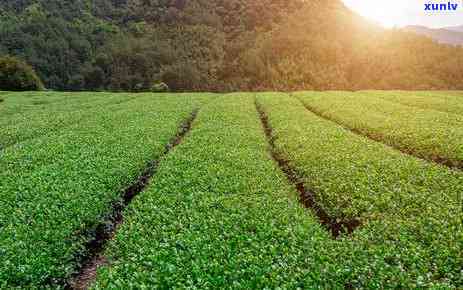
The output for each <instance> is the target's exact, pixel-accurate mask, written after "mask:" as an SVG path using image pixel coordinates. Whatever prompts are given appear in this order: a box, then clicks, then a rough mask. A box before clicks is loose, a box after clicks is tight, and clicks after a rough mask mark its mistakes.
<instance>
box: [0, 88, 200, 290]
mask: <svg viewBox="0 0 463 290" xmlns="http://www.w3.org/2000/svg"><path fill="white" fill-rule="evenodd" d="M199 101H200V99H196V98H194V97H187V96H175V95H170V96H159V97H157V98H153V97H152V96H145V97H143V98H139V99H136V100H133V101H131V102H128V103H124V104H121V105H119V106H112V107H107V108H100V109H99V110H98V111H94V112H93V114H92V115H91V116H87V118H86V119H85V120H81V121H80V122H75V123H74V124H72V125H69V126H67V127H66V128H65V129H63V130H58V131H56V132H53V133H52V134H48V135H46V136H43V137H39V138H35V139H32V140H29V141H27V142H23V143H21V144H18V145H17V146H14V147H9V148H6V149H4V150H2V151H1V152H0V154H1V159H0V168H2V170H1V171H0V180H1V182H0V199H1V200H2V201H3V204H2V206H1V207H0V221H1V222H0V224H1V227H2V230H1V231H0V249H1V256H2V258H1V260H0V288H5V287H7V286H10V287H11V286H18V287H26V288H28V287H32V288H36V287H37V286H38V285H47V284H48V285H50V284H54V283H59V282H62V280H63V279H66V278H68V277H69V275H70V274H71V273H72V272H73V271H75V269H76V266H77V265H76V262H77V261H78V259H76V257H78V256H80V255H83V254H85V251H86V249H85V247H84V245H85V243H86V242H87V241H88V240H89V239H90V238H91V236H92V231H93V230H94V229H95V227H96V226H97V225H98V224H99V223H100V222H102V221H103V220H104V218H105V217H106V216H107V215H108V214H110V213H111V211H112V204H115V203H116V202H118V201H119V199H120V198H121V191H123V190H124V189H125V188H126V187H127V186H129V185H130V184H131V183H132V182H133V181H134V180H136V178H137V177H138V176H139V175H140V174H141V173H142V172H143V171H144V169H145V167H146V165H147V164H148V163H149V162H151V161H153V160H155V159H157V158H158V157H159V156H160V155H161V154H162V152H163V151H164V147H165V146H166V145H167V144H168V142H169V141H170V139H171V138H172V137H173V136H175V134H176V131H177V130H178V127H179V125H180V124H181V123H182V121H183V120H185V119H186V118H187V117H188V116H189V115H190V114H191V112H192V111H193V110H194V109H195V108H196V107H197V106H198V104H199ZM141 141H142V142H141ZM12 213H14V214H12Z"/></svg>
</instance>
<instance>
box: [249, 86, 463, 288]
mask: <svg viewBox="0 0 463 290" xmlns="http://www.w3.org/2000/svg"><path fill="white" fill-rule="evenodd" d="M258 101H259V103H260V104H261V106H262V107H263V108H264V110H265V111H266V112H267V114H268V117H269V122H270V124H271V126H272V128H273V134H274V138H275V146H276V150H277V152H279V154H280V155H282V156H283V157H284V158H285V159H286V160H287V161H288V162H289V164H290V166H292V167H294V168H295V170H296V171H297V172H298V174H299V175H300V178H301V180H302V181H303V182H304V184H306V186H307V187H308V188H310V189H311V190H312V191H314V192H315V195H316V201H317V203H318V204H319V205H320V206H322V207H323V208H324V209H325V211H326V212H327V213H328V214H329V215H331V216H332V217H334V218H337V219H341V220H343V219H347V220H351V219H360V221H361V228H360V229H358V232H354V234H353V239H354V241H355V242H356V243H358V244H359V245H363V246H365V245H368V248H369V251H370V255H372V256H376V255H377V257H381V258H379V259H378V260H381V259H388V254H386V255H385V254H384V252H389V251H395V254H394V257H393V258H391V259H392V260H391V261H389V262H388V263H390V264H392V265H399V264H400V265H402V266H403V267H405V268H406V269H407V271H406V273H401V274H398V273H394V271H391V272H384V273H382V275H383V276H384V277H385V279H390V280H389V282H388V283H390V284H389V285H388V287H392V285H400V283H405V284H404V285H403V286H405V285H407V286H406V287H405V288H413V287H412V284H409V283H411V281H414V280H415V281H418V280H419V279H422V281H421V282H422V283H425V284H427V285H428V286H430V285H432V283H436V282H437V283H439V282H438V281H439V280H441V281H446V282H447V283H449V285H457V284H458V283H462V282H463V280H462V278H463V277H462V276H461V272H460V271H461V263H462V262H463V260H462V258H463V257H462V256H461V255H460V254H461V248H460V247H461V242H462V241H463V240H462V238H463V236H462V224H461V221H462V218H463V213H462V212H461V205H462V196H461V194H462V192H463V174H462V173H461V172H454V171H452V170H449V169H447V168H445V167H442V166H437V165H435V164H430V163H428V162H425V161H422V160H419V159H416V158H413V157H410V156H408V155H405V154H402V153H400V152H398V151H396V150H393V149H392V148H390V147H388V146H385V145H383V144H381V143H376V142H374V141H371V140H369V139H366V138H363V137H360V136H357V135H356V134H354V133H351V132H349V131H348V130H345V129H343V128H342V127H340V126H338V125H336V124H335V123H333V122H330V121H327V120H324V119H322V118H320V117H318V116H316V115H315V114H313V113H311V112H308V111H307V110H306V109H305V108H304V106H303V105H302V104H301V103H300V102H299V101H298V100H297V99H296V98H290V97H289V96H287V95H282V94H267V95H260V96H259V97H258ZM431 112H432V111H431ZM441 142H442V141H441ZM363 246H362V247H363ZM389 247H390V248H389ZM399 249H400V250H399ZM372 268H373V269H374V266H372ZM444 269H445V270H444ZM424 274H427V275H428V276H427V277H424ZM386 277H387V278H386ZM420 277H423V278H420ZM361 283H365V282H363V281H362V282H361ZM428 283H429V284H428Z"/></svg>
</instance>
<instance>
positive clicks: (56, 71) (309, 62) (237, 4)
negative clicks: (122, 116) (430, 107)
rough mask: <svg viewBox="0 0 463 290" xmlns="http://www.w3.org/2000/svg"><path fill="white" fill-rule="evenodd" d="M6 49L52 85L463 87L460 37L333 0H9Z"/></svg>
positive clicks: (0, 14)
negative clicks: (434, 35) (398, 23)
mask: <svg viewBox="0 0 463 290" xmlns="http://www.w3.org/2000/svg"><path fill="white" fill-rule="evenodd" d="M0 54H9V55H14V56H18V57H20V58H22V59H24V60H26V61H27V62H28V63H29V64H31V65H32V66H33V67H34V68H35V69H36V70H37V72H38V74H39V76H40V77H41V78H42V79H43V81H44V83H45V85H46V86H47V87H48V88H53V89H62V90H82V89H85V90H94V89H108V90H146V89H149V88H150V87H151V86H152V85H153V83H157V82H165V83H167V84H168V86H169V87H170V88H171V90H201V91H205V90H220V91H230V90H301V89H370V88H376V89H463V49H461V48H457V47H452V46H445V45H440V44H438V43H436V42H433V41H431V40H430V39H428V38H425V37H420V36H417V35H415V34H413V33H409V32H404V31H397V30H383V29H381V28H379V27H377V26H375V25H374V24H371V23H368V22H366V21H365V20H364V19H362V18H360V17H359V16H358V15H356V14H354V13H353V12H351V11H350V10H348V9H347V8H346V7H345V6H344V5H343V4H342V3H341V2H340V1H338V0H330V1H326V0H306V1H303V0H9V1H1V2H0Z"/></svg>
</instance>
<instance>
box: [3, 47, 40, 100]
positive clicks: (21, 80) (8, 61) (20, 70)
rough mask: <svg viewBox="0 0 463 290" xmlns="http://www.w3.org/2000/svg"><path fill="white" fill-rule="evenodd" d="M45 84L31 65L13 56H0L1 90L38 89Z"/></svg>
mask: <svg viewBox="0 0 463 290" xmlns="http://www.w3.org/2000/svg"><path fill="white" fill-rule="evenodd" d="M43 89H44V87H43V84H42V81H41V80H40V78H39V77H38V76H37V74H36V73H35V71H34V70H33V69H32V67H31V66H29V65H27V64H26V63H25V62H23V61H21V60H19V59H17V58H15V57H11V56H4V57H0V90H4V91H37V90H43Z"/></svg>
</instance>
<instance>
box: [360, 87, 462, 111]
mask: <svg viewBox="0 0 463 290" xmlns="http://www.w3.org/2000/svg"><path fill="white" fill-rule="evenodd" d="M362 94H363V95H368V96H374V97H380V98H382V99H385V100H388V101H392V102H396V103H399V104H403V105H407V106H412V107H418V108H422V109H429V110H437V111H441V112H446V113H454V114H459V115H462V114H463V98H462V97H461V96H458V95H457V94H455V92H454V93H453V94H452V93H451V92H449V93H445V92H443V93H442V92H427V91H420V92H408V91H395V92H384V91H365V92H362Z"/></svg>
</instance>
